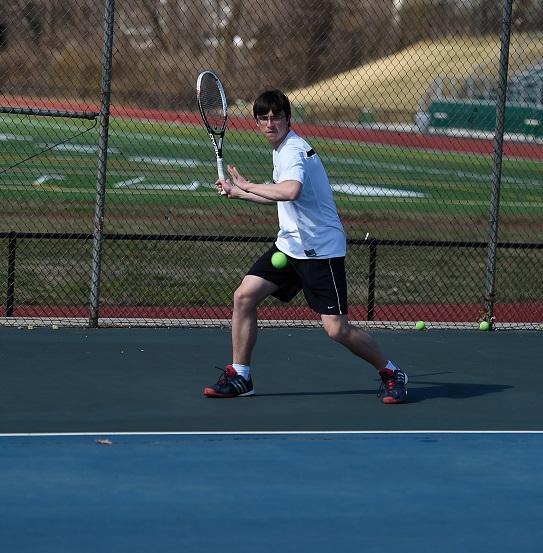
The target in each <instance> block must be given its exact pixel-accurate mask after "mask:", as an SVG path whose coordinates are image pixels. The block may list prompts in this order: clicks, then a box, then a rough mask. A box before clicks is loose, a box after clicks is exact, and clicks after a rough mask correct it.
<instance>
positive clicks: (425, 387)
mask: <svg viewBox="0 0 543 553" xmlns="http://www.w3.org/2000/svg"><path fill="white" fill-rule="evenodd" d="M513 387H514V386H510V385H506V384H468V383H465V382H424V381H420V380H417V381H413V382H410V386H409V403H419V402H421V401H426V400H429V399H437V398H446V399H467V398H471V397H479V396H486V395H488V394H497V393H501V392H505V391H506V390H510V389H511V388H513Z"/></svg>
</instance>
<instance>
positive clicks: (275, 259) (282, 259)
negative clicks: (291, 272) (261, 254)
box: [271, 252, 288, 269]
mask: <svg viewBox="0 0 543 553" xmlns="http://www.w3.org/2000/svg"><path fill="white" fill-rule="evenodd" d="M287 262H288V259H287V256H286V255H285V254H284V253H283V252H275V253H274V254H273V255H272V258H271V263H272V265H273V266H274V267H275V268H276V269H284V268H285V267H286V266H287Z"/></svg>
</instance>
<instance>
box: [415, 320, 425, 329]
mask: <svg viewBox="0 0 543 553" xmlns="http://www.w3.org/2000/svg"><path fill="white" fill-rule="evenodd" d="M415 328H416V329H417V330H424V329H425V328H426V324H425V322H424V321H417V322H416V323H415Z"/></svg>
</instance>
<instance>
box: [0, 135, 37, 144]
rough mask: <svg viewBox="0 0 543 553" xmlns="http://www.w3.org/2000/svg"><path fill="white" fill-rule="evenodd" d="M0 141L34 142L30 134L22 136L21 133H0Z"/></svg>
mask: <svg viewBox="0 0 543 553" xmlns="http://www.w3.org/2000/svg"><path fill="white" fill-rule="evenodd" d="M0 141H1V142H10V141H14V142H34V139H33V138H32V137H31V136H24V135H21V134H0Z"/></svg>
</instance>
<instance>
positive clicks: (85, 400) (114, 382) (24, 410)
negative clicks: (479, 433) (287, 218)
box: [0, 328, 543, 434]
mask: <svg viewBox="0 0 543 553" xmlns="http://www.w3.org/2000/svg"><path fill="white" fill-rule="evenodd" d="M372 334H373V335H374V336H375V337H376V339H377V340H378V342H379V343H380V345H381V346H382V348H383V350H384V352H385V353H386V354H387V355H388V356H389V357H390V358H392V359H394V360H395V361H397V362H398V363H399V364H400V365H401V366H402V368H404V370H406V372H407V373H408V374H409V377H410V380H409V403H407V404H405V405H392V406H386V405H383V404H381V403H380V401H379V399H378V398H377V391H378V388H379V380H378V379H377V378H376V373H375V371H374V369H373V367H370V366H369V365H367V364H365V363H363V362H361V361H360V360H358V359H357V358H355V357H354V356H353V355H351V354H350V353H349V352H348V351H347V350H345V349H343V348H342V347H341V346H339V345H338V344H335V343H334V342H332V341H331V340H329V339H328V338H327V337H326V335H325V334H324V333H323V332H322V331H319V330H316V329H265V330H262V331H261V332H260V334H259V339H258V343H257V347H256V350H255V355H254V360H253V361H254V362H253V380H254V383H255V393H256V395H255V397H251V398H236V399H228V400H224V399H223V400H217V399H208V398H204V397H203V396H202V390H203V387H204V386H206V385H209V384H212V383H214V382H215V381H216V380H217V378H218V376H219V371H217V370H216V369H215V366H217V365H224V364H226V363H228V362H230V333H229V331H228V330H227V329H141V328H132V329H97V330H90V329H62V328H61V329H57V330H53V329H49V328H35V329H33V330H28V329H26V328H24V329H16V328H0V340H1V341H2V347H1V349H0V363H1V366H2V385H1V387H0V415H1V418H0V433H4V434H15V433H56V432H60V433H62V432H216V431H221V432H222V431H234V432H239V431H303V430H309V431H335V430H339V431H341V430H346V431H353V430H540V429H542V427H543V423H542V420H543V419H542V417H541V399H540V392H539V391H540V390H541V389H542V388H543V374H542V371H540V370H538V368H537V366H538V365H539V363H535V362H534V360H536V359H538V355H539V346H540V341H541V336H540V334H539V333H537V332H521V331H498V332H493V333H482V332H478V331H450V330H448V331H438V330H430V331H428V332H424V333H420V332H409V331H401V332H393V331H375V332H372Z"/></svg>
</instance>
